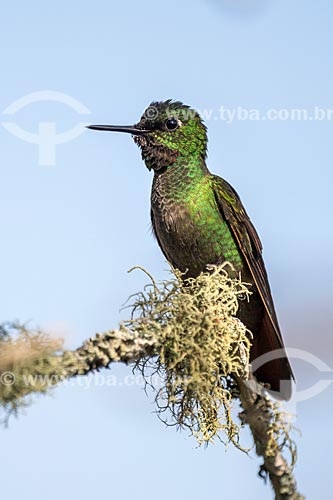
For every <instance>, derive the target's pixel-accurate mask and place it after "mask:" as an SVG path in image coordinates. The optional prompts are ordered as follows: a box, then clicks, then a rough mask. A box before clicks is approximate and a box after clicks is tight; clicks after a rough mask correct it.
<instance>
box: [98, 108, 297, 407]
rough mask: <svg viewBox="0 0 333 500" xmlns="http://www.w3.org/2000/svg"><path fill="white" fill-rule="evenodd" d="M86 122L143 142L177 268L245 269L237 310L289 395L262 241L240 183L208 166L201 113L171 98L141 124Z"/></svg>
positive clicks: (161, 237)
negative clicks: (245, 291) (246, 294)
mask: <svg viewBox="0 0 333 500" xmlns="http://www.w3.org/2000/svg"><path fill="white" fill-rule="evenodd" d="M88 128H90V129H93V130H104V131H111V132H124V133H128V134H131V135H132V136H133V138H134V141H135V142H136V144H137V145H138V146H139V148H140V149H141V155H142V159H143V161H144V162H145V164H146V167H147V168H148V170H152V171H153V173H154V177H153V182H152V190H151V222H152V228H153V232H154V234H155V236H156V239H157V242H158V244H159V246H160V248H161V250H162V252H163V254H164V256H165V257H166V259H167V260H168V262H169V263H170V264H171V265H172V266H173V267H174V268H176V269H179V270H180V271H181V272H182V273H184V274H185V277H193V278H195V277H197V276H198V275H199V274H200V273H202V272H206V271H207V269H208V268H209V266H214V265H219V264H222V263H223V262H229V263H230V264H231V267H230V271H228V274H229V275H230V277H236V276H239V275H241V278H242V281H243V282H246V283H248V284H249V285H250V286H251V295H250V298H249V300H246V299H244V300H242V301H239V309H238V312H237V317H238V318H239V319H240V320H241V321H242V322H243V324H244V325H245V326H246V327H247V328H248V329H249V330H250V331H251V333H252V335H253V340H252V346H251V350H250V362H251V363H252V364H254V367H255V364H256V363H255V360H256V359H258V358H259V357H261V356H263V355H266V356H265V358H266V361H265V362H264V363H262V362H259V363H258V366H257V367H256V369H254V374H255V376H256V378H257V380H259V381H260V382H261V383H263V384H265V385H266V387H267V388H268V389H269V390H270V391H273V394H274V395H275V396H276V397H277V398H278V399H285V400H288V399H289V398H290V396H291V386H292V380H293V379H294V376H293V372H292V369H291V366H290V364H289V361H288V358H287V355H286V353H285V349H284V343H283V339H282V335H281V331H280V328H279V324H278V319H277V315H276V311H275V307H274V303H273V298H272V294H271V290H270V285H269V281H268V276H267V272H266V268H265V264H264V261H263V257H262V244H261V241H260V239H259V236H258V234H257V231H256V229H255V227H254V226H253V224H252V222H251V220H250V218H249V216H248V215H247V213H246V211H245V208H244V206H243V204H242V202H241V200H240V198H239V196H238V194H237V192H236V191H235V189H234V188H233V187H232V186H231V185H230V184H229V183H228V182H227V181H226V180H224V179H222V178H221V177H218V176H217V175H212V174H211V173H210V171H209V170H208V168H207V164H206V157H207V140H208V139H207V128H206V126H205V124H204V123H203V120H202V119H201V117H200V115H199V113H198V112H197V111H196V110H194V109H193V108H191V107H189V106H187V105H185V104H183V103H182V102H179V101H174V100H171V99H168V100H166V101H161V102H152V103H151V104H150V105H149V106H148V108H147V109H146V110H145V112H144V113H143V115H142V116H141V118H140V120H139V122H138V123H136V124H135V125H130V126H118V125H89V126H88ZM277 350H279V351H277ZM274 351H276V353H278V355H277V356H275V355H274ZM261 359H264V358H261ZM259 361H260V360H259ZM282 381H283V383H281V382H282Z"/></svg>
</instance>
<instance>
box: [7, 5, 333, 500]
mask: <svg viewBox="0 0 333 500" xmlns="http://www.w3.org/2000/svg"><path fill="white" fill-rule="evenodd" d="M332 14H333V5H332V3H331V2H329V1H328V0H319V1H318V2H316V3H313V2H311V1H310V0H302V1H301V0H295V1H294V2H288V1H287V0H280V1H279V2H273V1H269V0H267V1H264V0H252V1H245V0H235V1H234V2H231V0H224V1H218V0H206V1H203V0H191V1H189V0H184V1H183V2H176V1H174V0H170V1H169V2H167V3H157V2H153V1H151V0H143V1H142V2H130V1H128V0H124V1H123V2H121V3H120V2H117V3H116V2H108V1H106V0H97V1H96V2H94V3H92V2H78V1H77V0H73V1H71V2H65V1H63V0H59V1H58V2H57V3H52V4H47V3H45V2H41V1H37V0H32V1H30V2H22V1H21V2H18V1H13V2H10V3H8V2H7V4H6V5H4V6H3V7H2V18H3V23H2V29H1V32H0V46H1V47H2V49H1V64H2V72H1V95H0V114H1V120H0V121H1V122H2V123H3V122H7V121H15V123H16V124H17V125H19V126H20V127H21V128H22V129H25V130H28V131H30V132H33V133H37V131H38V126H39V124H40V123H41V122H54V123H55V124H56V125H55V126H56V130H57V132H59V133H60V132H64V131H66V130H68V129H71V128H72V127H74V126H75V125H76V124H77V123H78V122H80V121H91V122H92V123H116V124H117V123H123V124H130V123H134V122H136V121H137V119H138V118H139V117H140V115H141V113H142V112H143V110H144V109H145V107H146V106H147V105H148V104H149V102H151V101H152V100H159V99H167V98H175V99H179V100H182V101H184V102H186V103H187V104H190V105H191V106H193V107H195V108H197V109H199V110H212V111H213V114H212V118H211V119H209V120H207V121H206V124H207V126H208V133H209V158H208V165H209V168H210V169H211V171H212V172H213V173H216V174H219V175H221V176H223V177H225V178H226V179H227V180H228V181H229V182H231V183H232V184H233V186H234V187H235V188H236V189H237V191H238V192H239V194H240V195H241V198H242V200H243V202H244V204H245V206H246V208H247V210H248V212H249V214H250V216H251V218H252V220H253V221H254V223H255V225H256V227H257V229H258V231H259V234H260V236H261V238H262V240H263V244H264V257H265V261H266V264H267V267H268V270H269V275H270V280H271V285H272V289H273V293H274V298H275V302H276V306H277V309H278V313H279V318H280V322H281V326H282V329H283V333H284V338H285V340H286V343H287V345H289V346H291V347H297V348H299V349H304V350H306V351H309V352H311V353H313V354H314V355H316V356H317V357H319V358H320V359H322V360H323V361H325V362H326V363H327V364H328V365H330V364H332V349H331V344H330V341H329V340H327V339H328V335H329V334H330V333H331V329H332V328H331V324H332V320H333V314H332V307H331V298H332V292H333V286H332V280H331V277H332V270H333V269H332V267H333V266H332V258H331V256H332V250H333V248H332V247H333V235H332V229H331V228H332V223H331V212H332V210H331V190H332V181H333V176H332V167H331V163H332V161H331V158H332V140H331V136H332V126H333V123H332V119H331V120H329V119H323V120H291V119H288V120H283V119H280V120H242V119H238V120H236V119H235V120H234V121H233V122H232V123H229V124H228V123H226V121H225V120H221V119H219V110H220V108H221V106H224V107H225V108H227V109H231V110H235V109H236V110H237V109H240V108H241V109H247V110H249V109H255V110H259V112H260V113H262V114H265V113H266V112H267V110H270V109H275V110H280V109H287V110H291V109H305V110H307V111H308V112H309V113H310V114H311V113H312V112H313V109H314V107H315V106H317V107H320V108H322V109H333V99H332V77H333V62H332V57H331V54H332V35H331V20H332ZM46 90H48V91H53V92H61V93H63V94H65V95H67V96H71V97H72V98H74V99H76V100H77V101H78V102H80V103H81V104H82V105H84V106H85V107H86V108H87V109H88V110H89V111H90V114H89V115H78V114H77V113H76V112H75V111H74V110H73V109H70V108H69V107H68V106H66V105H65V104H63V103H59V102H50V101H43V102H38V103H34V104H30V105H28V106H26V107H25V108H22V109H21V110H19V111H18V112H17V113H16V114H15V116H11V117H10V118H8V115H5V114H4V113H3V111H4V110H5V109H6V108H7V107H8V106H9V105H10V104H12V103H13V102H16V101H17V100H18V99H19V98H21V97H23V96H27V95H30V94H31V93H34V92H38V91H46ZM0 143H1V150H0V159H1V180H2V184H1V187H2V189H1V197H0V227H1V231H2V237H3V243H2V245H1V255H2V259H1V262H2V265H1V276H2V287H1V291H0V296H1V297H0V298H1V305H2V307H1V320H2V321H5V320H14V319H20V320H31V321H32V324H36V323H37V324H39V325H41V326H42V327H44V328H49V329H51V330H53V331H56V332H60V333H61V335H64V336H65V338H66V345H67V346H68V347H72V348H73V347H75V346H78V345H79V344H80V342H81V341H82V340H84V339H85V338H87V337H88V336H91V335H92V334H94V333H95V332H97V331H103V330H106V329H109V328H111V327H115V326H116V325H117V323H118V321H119V319H121V317H122V315H123V313H121V312H119V310H120V307H121V306H122V304H123V303H124V301H125V300H126V298H127V297H128V295H130V294H131V293H133V292H134V291H137V290H139V289H140V288H141V287H142V286H143V285H144V284H145V278H144V276H143V275H141V274H140V273H133V274H131V275H128V274H127V270H128V269H129V268H130V267H132V266H133V265H136V264H140V265H142V266H144V267H145V268H147V269H149V270H150V271H151V272H152V273H153V274H154V275H156V276H157V277H160V278H163V277H165V276H166V272H165V271H166V270H167V268H168V266H167V264H166V262H165V261H164V258H163V256H162V254H161V252H160V250H159V249H158V247H157V244H156V241H154V239H153V237H152V235H151V231H150V222H149V193H150V184H151V174H150V173H149V172H148V171H147V170H146V169H145V167H144V165H143V163H142V162H141V159H140V154H139V151H138V150H137V147H136V146H135V145H134V144H133V142H132V141H131V138H130V137H128V136H126V137H124V136H121V135H120V134H119V135H117V134H109V135H108V134H102V133H100V134H99V133H93V132H91V131H85V132H84V133H82V134H81V135H80V136H79V137H78V138H76V139H73V140H72V141H70V142H66V143H64V144H61V145H59V146H57V148H56V164H55V165H54V166H45V165H39V164H38V147H37V146H36V145H34V144H31V143H28V142H24V141H22V140H20V139H18V138H17V137H16V136H14V135H12V134H11V133H9V132H8V131H7V130H6V129H5V126H4V125H2V126H0ZM294 366H295V371H296V376H297V379H298V382H299V385H298V386H299V387H300V388H305V387H308V386H311V384H313V380H314V379H315V380H318V378H320V376H319V375H318V372H317V371H316V370H311V368H309V367H308V366H307V365H306V363H304V362H299V361H297V360H295V361H294ZM112 373H113V374H115V375H116V376H117V377H118V380H119V382H120V383H119V384H118V385H117V386H116V387H105V386H99V385H98V384H96V383H95V384H94V383H93V382H92V385H91V387H90V388H89V389H86V388H84V387H82V386H79V383H75V384H74V385H73V386H66V387H59V388H57V389H56V390H54V392H53V397H45V398H38V400H37V401H35V404H34V405H33V406H31V407H30V408H29V409H28V410H27V411H26V415H24V416H21V417H20V418H19V419H17V420H13V421H12V422H11V423H10V427H9V429H5V430H4V429H1V430H0V433H1V443H2V450H3V461H2V488H1V491H2V494H3V496H4V498H11V499H13V500H16V499H19V498H25V499H27V500H30V499H34V500H41V499H44V498H45V496H47V498H48V499H49V500H56V499H59V498H60V497H61V498H64V499H65V500H67V499H70V498H71V499H75V500H85V499H88V498H89V499H91V498H108V499H109V498H110V499H111V498H117V500H127V499H128V498H132V497H134V496H135V498H136V499H138V500H139V499H144V498H149V497H151V496H152V495H158V497H159V498H160V500H164V499H167V498H168V499H169V498H172V499H175V500H178V499H184V498H192V499H193V500H196V499H198V500H199V499H200V500H201V499H202V498H203V496H205V497H206V496H212V495H218V496H219V497H221V498H224V497H226V498H242V497H243V496H245V495H246V497H247V498H249V499H255V500H260V499H264V498H269V497H270V492H269V486H265V485H264V483H263V481H262V480H260V479H259V478H257V477H256V471H257V469H258V465H259V462H258V460H257V459H256V458H255V457H254V455H253V457H252V459H251V458H249V457H247V456H245V455H244V456H242V455H241V454H240V452H238V451H237V450H233V449H232V447H231V446H230V447H229V448H228V450H227V452H225V450H224V447H223V446H222V445H219V444H217V445H215V446H210V447H209V448H208V449H206V450H204V449H196V448H195V442H194V441H193V440H192V439H191V438H189V437H188V436H187V433H186V432H181V433H179V432H176V431H175V430H174V429H167V428H165V427H164V426H163V425H162V424H161V422H159V420H158V419H157V417H156V415H154V413H153V410H154V406H153V404H152V401H151V400H149V399H147V397H146V396H145V394H144V392H143V391H142V388H141V387H139V386H137V385H135V384H134V385H124V380H125V379H124V377H126V375H128V374H129V373H130V370H129V368H126V367H122V366H116V367H114V368H113V369H112ZM327 377H328V378H329V374H328V375H327ZM327 377H326V378H327ZM121 383H122V384H123V385H121ZM331 401H332V389H331V387H330V388H328V389H326V391H324V392H323V393H321V394H319V395H317V396H316V397H314V398H312V399H311V400H307V401H304V402H299V403H297V420H296V425H297V426H298V427H299V428H301V430H302V434H303V436H302V437H297V440H298V442H299V464H298V466H297V477H298V481H299V484H300V489H301V490H302V491H303V492H304V493H305V494H306V495H307V496H308V498H313V497H316V496H317V492H318V488H319V486H320V489H321V498H322V499H323V500H326V499H328V498H330V475H329V474H328V468H329V462H330V460H329V457H328V454H329V451H328V450H329V448H330V446H331V445H332V444H333V443H332V438H331V433H330V431H329V430H328V429H329V428H330V421H329V417H328V415H330V410H332V403H331ZM244 440H245V442H248V441H249V437H248V436H247V434H246V432H244ZM322 443H325V447H323V446H322ZM319 467H320V469H319ZM314 471H315V472H314ZM240 474H241V476H240Z"/></svg>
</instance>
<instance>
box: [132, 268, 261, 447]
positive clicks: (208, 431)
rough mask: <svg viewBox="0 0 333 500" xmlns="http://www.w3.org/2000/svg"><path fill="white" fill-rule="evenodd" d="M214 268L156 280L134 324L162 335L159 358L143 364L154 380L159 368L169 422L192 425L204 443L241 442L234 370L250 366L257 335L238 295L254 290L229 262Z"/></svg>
mask: <svg viewBox="0 0 333 500" xmlns="http://www.w3.org/2000/svg"><path fill="white" fill-rule="evenodd" d="M228 265H229V264H225V265H223V266H219V267H214V268H212V269H211V272H210V273H202V274H201V275H200V276H199V277H198V278H196V279H193V278H190V279H186V280H183V276H182V275H181V274H180V273H179V272H178V271H174V273H175V279H172V280H171V281H169V282H167V283H165V282H164V283H162V284H160V285H159V286H158V285H157V284H156V283H155V282H154V281H153V280H152V283H151V285H150V286H148V287H146V290H145V292H144V293H141V294H138V295H137V296H136V298H135V301H134V306H133V310H134V314H135V316H134V317H133V319H132V320H130V321H128V322H127V323H126V327H128V328H131V329H134V330H136V331H138V332H140V331H142V333H144V334H147V333H148V334H150V335H152V336H155V337H156V339H158V346H159V348H158V352H159V354H158V356H157V357H155V358H151V357H149V358H143V359H140V360H139V361H138V363H137V365H136V368H137V369H139V370H140V371H141V372H142V373H143V375H144V377H145V378H146V380H147V381H148V383H149V377H150V375H151V373H158V374H159V375H160V378H161V387H159V388H158V389H157V393H156V402H157V406H158V413H159V415H160V417H161V418H162V419H163V420H164V421H165V422H166V423H168V424H171V425H172V424H176V425H178V426H179V427H186V428H188V429H190V431H191V432H192V434H193V435H194V436H195V437H196V438H197V440H198V442H199V443H200V444H201V443H207V442H209V441H212V440H213V439H214V438H215V437H220V436H221V434H220V431H223V432H225V433H226V435H227V438H228V440H231V441H232V442H233V443H234V444H235V445H237V446H238V437H239V427H238V425H237V424H236V423H235V422H234V421H233V419H232V418H231V408H232V404H233V398H234V395H235V384H234V381H233V378H232V376H233V375H237V376H239V377H242V376H243V375H244V371H245V370H246V369H247V367H248V363H249V352H250V345H251V343H250V341H251V334H250V332H249V331H248V330H247V329H246V328H245V326H244V325H243V324H242V323H241V322H240V321H239V320H238V319H237V318H236V317H235V314H236V313H237V309H238V299H239V298H242V299H243V300H246V298H247V297H248V296H249V291H248V289H247V287H246V285H245V284H243V283H242V282H241V280H240V279H239V280H237V279H230V278H229V276H228V273H227V266H228Z"/></svg>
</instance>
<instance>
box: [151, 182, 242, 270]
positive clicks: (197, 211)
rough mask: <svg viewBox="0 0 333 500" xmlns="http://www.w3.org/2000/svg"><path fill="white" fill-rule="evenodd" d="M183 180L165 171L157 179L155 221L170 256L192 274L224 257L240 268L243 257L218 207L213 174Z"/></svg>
mask: <svg viewBox="0 0 333 500" xmlns="http://www.w3.org/2000/svg"><path fill="white" fill-rule="evenodd" d="M182 180H183V182H177V183H175V182H173V181H174V179H172V178H170V175H165V174H161V175H155V177H154V181H153V187H152V194H151V217H152V225H153V230H154V233H155V235H156V238H157V240H158V243H159V245H160V247H161V249H162V251H163V253H164V255H165V256H166V258H167V260H168V261H169V262H170V263H171V264H172V265H173V266H174V267H176V268H177V269H179V270H180V271H182V272H186V274H187V276H191V277H196V276H198V274H200V273H201V272H202V271H204V270H205V268H206V266H207V265H209V264H219V263H222V262H224V261H228V262H230V263H231V264H233V266H234V268H235V271H236V272H239V271H240V270H241V269H242V268H243V259H242V258H241V256H240V253H239V251H238V248H237V244H236V242H235V240H234V238H233V236H232V234H231V231H230V229H229V227H228V224H227V222H226V221H225V220H224V219H223V217H222V215H221V213H220V211H219V209H218V206H217V203H216V200H215V196H214V192H213V189H212V187H211V185H210V176H209V175H205V176H201V178H200V179H198V180H195V182H193V179H192V180H191V182H184V179H182Z"/></svg>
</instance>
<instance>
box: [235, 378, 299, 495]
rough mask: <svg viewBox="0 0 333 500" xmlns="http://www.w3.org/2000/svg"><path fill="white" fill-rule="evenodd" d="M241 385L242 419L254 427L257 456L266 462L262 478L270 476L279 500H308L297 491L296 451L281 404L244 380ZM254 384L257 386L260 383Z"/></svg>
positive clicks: (253, 433)
mask: <svg viewBox="0 0 333 500" xmlns="http://www.w3.org/2000/svg"><path fill="white" fill-rule="evenodd" d="M250 377H252V378H253V375H250ZM237 382H238V386H239V389H240V402H241V405H242V407H243V410H244V411H243V412H242V413H241V414H240V418H241V420H242V421H243V423H244V424H247V425H248V426H249V427H250V429H251V433H252V436H253V440H254V443H255V448H256V453H257V455H258V456H260V457H262V458H263V460H264V463H263V465H262V466H261V470H260V475H262V476H264V477H265V475H267V474H268V476H269V479H270V482H271V484H272V487H273V489H274V493H275V499H276V500H304V496H303V495H301V494H300V493H299V492H298V491H297V485H296V480H295V477H294V474H293V465H294V463H295V461H296V447H295V444H294V443H293V441H292V440H291V438H290V436H289V431H290V425H288V422H287V421H286V420H285V419H284V413H283V412H282V411H281V410H280V408H279V403H274V402H273V401H272V400H271V399H270V398H269V397H268V396H267V394H265V392H264V391H262V394H261V395H260V394H258V393H257V391H256V392H253V390H252V389H251V385H250V386H249V385H248V384H246V382H245V381H244V380H242V379H239V378H238V380H237ZM253 382H254V383H255V385H256V381H255V380H253ZM287 449H289V452H290V455H291V457H292V459H291V464H289V463H288V461H287V460H286V458H285V457H284V456H283V453H282V452H283V451H286V450H287Z"/></svg>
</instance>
